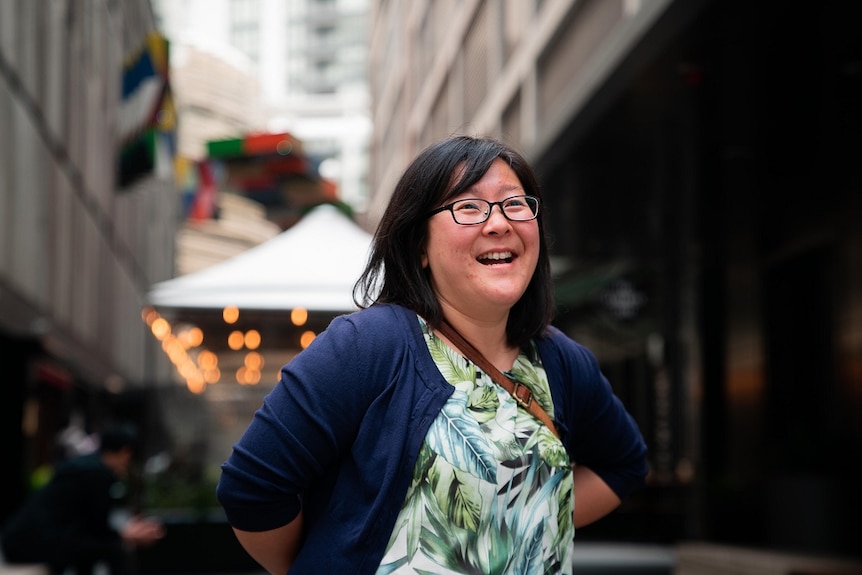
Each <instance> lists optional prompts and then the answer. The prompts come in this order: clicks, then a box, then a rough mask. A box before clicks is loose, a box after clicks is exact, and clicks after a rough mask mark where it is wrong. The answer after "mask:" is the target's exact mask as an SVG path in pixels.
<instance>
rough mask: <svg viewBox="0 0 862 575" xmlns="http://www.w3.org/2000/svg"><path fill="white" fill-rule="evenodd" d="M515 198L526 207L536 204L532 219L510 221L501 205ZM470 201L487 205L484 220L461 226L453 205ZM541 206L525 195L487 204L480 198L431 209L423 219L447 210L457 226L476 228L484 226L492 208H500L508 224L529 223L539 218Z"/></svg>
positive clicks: (537, 199)
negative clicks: (522, 201) (531, 202)
mask: <svg viewBox="0 0 862 575" xmlns="http://www.w3.org/2000/svg"><path fill="white" fill-rule="evenodd" d="M515 198H524V201H525V202H526V203H527V206H528V207H529V205H530V200H532V201H534V202H536V210H535V211H534V212H533V217H532V218H527V219H526V220H515V219H512V218H510V217H509V215H508V214H507V213H506V209H505V208H504V207H503V204H504V203H506V202H508V201H509V200H512V199H515ZM470 201H473V202H484V203H486V204H488V211H487V212H485V219H483V220H482V221H480V222H471V223H469V224H462V223H461V222H459V221H458V218H456V217H455V209H454V208H455V204H459V203H461V202H470ZM541 205H542V202H541V201H540V200H539V198H537V197H536V196H530V195H527V194H520V195H517V196H509V197H508V198H503V199H502V200H500V201H499V202H489V201H488V200H483V199H482V198H463V199H460V200H455V201H454V202H451V203H448V204H446V205H445V206H440V207H439V208H436V209H433V210H431V211H430V212H428V213H427V214H426V216H425V217H427V218H430V217H431V216H436V215H437V214H439V213H440V212H444V211H447V210H448V211H449V213H450V214H452V220H453V221H454V222H455V223H456V224H458V225H459V226H478V225H479V224H484V223H485V222H487V221H488V218H490V217H491V212H492V211H493V209H494V206H500V213H502V214H503V217H504V218H506V219H507V220H509V221H510V222H531V221H533V220H535V219H536V218H537V217H539V207H541ZM530 211H533V210H530Z"/></svg>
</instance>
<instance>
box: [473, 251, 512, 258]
mask: <svg viewBox="0 0 862 575" xmlns="http://www.w3.org/2000/svg"><path fill="white" fill-rule="evenodd" d="M511 257H512V252H491V253H490V254H485V255H483V256H480V257H479V259H480V260H507V259H510V258H511Z"/></svg>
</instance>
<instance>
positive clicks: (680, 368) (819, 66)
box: [368, 0, 862, 555]
mask: <svg viewBox="0 0 862 575" xmlns="http://www.w3.org/2000/svg"><path fill="white" fill-rule="evenodd" d="M859 17H860V13H859V8H858V6H854V5H853V3H849V2H829V3H824V4H818V5H817V6H814V5H811V4H809V5H806V6H799V7H795V8H792V9H791V8H790V7H789V6H788V5H787V4H786V3H782V2H777V1H771V0H770V1H766V2H758V3H756V4H755V5H752V4H750V3H746V2H742V1H733V2H714V1H709V0H693V1H692V0H685V1H682V0H579V1H576V0H416V1H413V2H396V1H393V0H377V1H375V2H373V3H372V15H371V21H372V32H371V49H370V53H369V58H370V89H371V94H372V120H373V135H372V139H371V166H370V176H369V180H370V188H371V190H373V195H372V197H371V200H370V207H369V213H368V217H369V222H370V223H371V224H372V225H373V223H375V222H376V221H379V218H380V216H381V214H382V211H383V209H384V208H385V206H386V203H387V201H388V198H389V195H390V194H391V191H392V189H393V188H394V186H395V183H396V181H397V179H398V177H399V176H400V174H401V172H402V170H403V169H404V168H405V166H406V165H407V163H408V162H409V161H410V160H411V159H412V158H413V157H414V156H415V155H416V154H417V153H418V152H419V151H420V150H421V149H422V148H423V147H425V146H426V145H428V144H430V143H431V142H433V141H435V140H437V139H440V138H443V137H446V136H448V135H450V134H454V133H464V134H475V135H488V136H494V137H497V138H500V139H503V140H505V141H507V142H509V143H510V144H512V145H514V146H515V147H516V148H518V149H520V150H521V151H522V152H523V153H524V154H525V155H526V157H527V158H528V159H529V160H530V161H531V162H532V163H533V165H534V166H535V168H536V170H537V173H538V176H539V178H540V183H541V184H542V187H543V190H544V196H545V203H544V207H543V217H544V218H546V222H547V225H548V228H549V230H550V234H551V246H552V254H553V267H554V273H555V277H556V280H557V286H556V290H557V301H558V315H557V320H556V321H557V324H558V325H560V327H562V328H563V329H565V330H566V331H567V333H569V334H570V335H571V336H573V337H574V338H575V339H577V340H579V341H582V342H583V343H585V344H587V345H588V346H589V347H591V348H592V349H593V350H594V351H595V352H596V354H597V357H598V359H599V361H600V363H601V365H602V367H603V369H604V371H605V373H606V374H607V375H608V377H609V379H610V381H611V382H612V384H613V386H614V388H615V389H616V391H617V392H618V393H619V394H620V395H621V396H622V397H623V399H624V401H625V402H626V404H627V405H628V406H629V407H630V408H631V410H632V413H633V415H634V416H635V418H636V419H637V420H638V422H639V423H640V425H641V426H642V429H643V430H644V433H645V436H646V439H647V443H648V445H649V448H650V453H649V460H650V467H651V473H650V476H649V485H648V487H647V488H646V489H645V490H644V491H643V492H642V493H640V494H639V495H638V496H636V497H635V498H633V499H632V500H630V501H628V502H626V503H625V504H624V505H623V507H621V508H620V509H619V510H618V512H616V513H614V514H613V515H611V516H609V517H607V518H605V519H603V520H602V521H600V522H599V523H597V524H596V525H593V526H590V527H587V528H584V529H582V530H581V531H580V532H579V535H578V537H579V538H580V539H587V540H589V539H599V540H604V539H606V540H617V541H623V540H625V541H637V542H659V543H670V542H676V541H683V540H708V541H714V542H720V543H727V544H734V545H740V546H749V547H757V548H770V549H783V550H792V551H794V552H799V553H815V554H821V553H825V554H835V555H857V554H858V553H859V547H858V541H859V540H862V535H860V528H859V526H858V521H857V520H856V519H855V518H856V517H857V516H858V515H859V513H860V511H862V504H860V497H858V496H857V495H855V494H854V493H853V492H854V491H856V490H855V489H854V488H853V487H852V485H851V484H850V483H848V475H847V469H848V468H847V465H848V464H849V462H850V461H851V460H852V459H853V457H854V456H853V455H852V454H854V453H855V454H857V455H858V453H860V452H862V424H860V420H859V418H858V416H854V415H853V414H854V413H855V414H858V413H860V411H862V409H860V408H862V394H860V391H859V390H860V389H862V369H860V366H862V330H860V326H862V257H860V253H862V228H860V226H859V225H858V223H853V222H858V221H860V216H862V193H860V192H862V190H860V187H862V182H860V176H859V173H858V169H856V168H855V167H854V166H855V165H856V163H857V161H858V157H859V153H860V151H862V150H860V142H862V139H860V137H859V136H860V134H862V115H860V113H859V107H858V102H859V101H862V82H860V78H862V75H860V72H859V70H860V69H862V44H860V36H859V34H858V32H856V31H855V30H854V25H853V24H852V23H853V22H858V21H859ZM854 158H856V159H854Z"/></svg>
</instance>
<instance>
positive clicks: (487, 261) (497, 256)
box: [476, 252, 514, 266]
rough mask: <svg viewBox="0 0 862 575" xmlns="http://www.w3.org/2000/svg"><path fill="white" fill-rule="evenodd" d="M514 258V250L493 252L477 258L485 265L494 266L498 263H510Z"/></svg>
mask: <svg viewBox="0 0 862 575" xmlns="http://www.w3.org/2000/svg"><path fill="white" fill-rule="evenodd" d="M513 259H514V256H513V255H512V252H491V253H489V254H483V255H481V256H479V257H478V258H476V261H478V262H479V263H480V264H482V265H485V266H493V265H497V264H510V263H512V260H513Z"/></svg>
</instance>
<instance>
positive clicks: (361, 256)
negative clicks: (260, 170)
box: [148, 204, 372, 312]
mask: <svg viewBox="0 0 862 575" xmlns="http://www.w3.org/2000/svg"><path fill="white" fill-rule="evenodd" d="M371 239H372V236H371V234H369V233H368V232H366V231H365V230H363V229H362V228H360V227H359V226H358V225H357V224H356V223H354V222H353V221H352V220H351V219H350V218H348V217H347V216H346V215H344V214H343V213H342V212H341V211H339V210H338V209H337V208H336V207H335V206H332V205H328V204H325V205H321V206H318V207H316V208H315V209H314V210H312V211H311V212H309V213H308V214H307V215H306V216H305V217H303V218H302V219H301V220H300V221H299V222H298V223H296V224H295V225H294V226H293V227H291V228H290V229H288V230H287V231H284V232H282V233H281V234H279V235H278V236H276V237H274V238H272V239H271V240H268V241H266V242H264V243H262V244H260V245H258V246H255V247H254V248H251V249H249V250H247V251H245V252H243V253H241V254H239V255H237V256H234V257H233V258H230V259H228V260H225V261H223V262H220V263H218V264H215V265H213V266H211V267H208V268H206V269H203V270H201V271H199V272H196V273H193V274H188V275H185V276H180V277H177V278H174V279H170V280H167V281H163V282H160V283H157V284H155V285H153V286H152V288H151V289H150V291H149V294H148V299H149V303H150V305H152V306H154V307H155V308H157V309H175V310H180V309H190V310H193V309H198V310H203V309H223V308H225V307H227V306H235V307H238V308H239V309H241V310H242V309H245V310H290V309H294V308H305V309H306V310H308V311H310V312H314V311H319V312H348V311H353V310H355V309H356V305H355V304H354V302H353V284H354V282H355V281H356V280H357V279H358V278H359V275H360V274H361V273H362V270H363V269H364V267H365V264H366V262H367V258H368V254H369V248H370V246H371Z"/></svg>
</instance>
